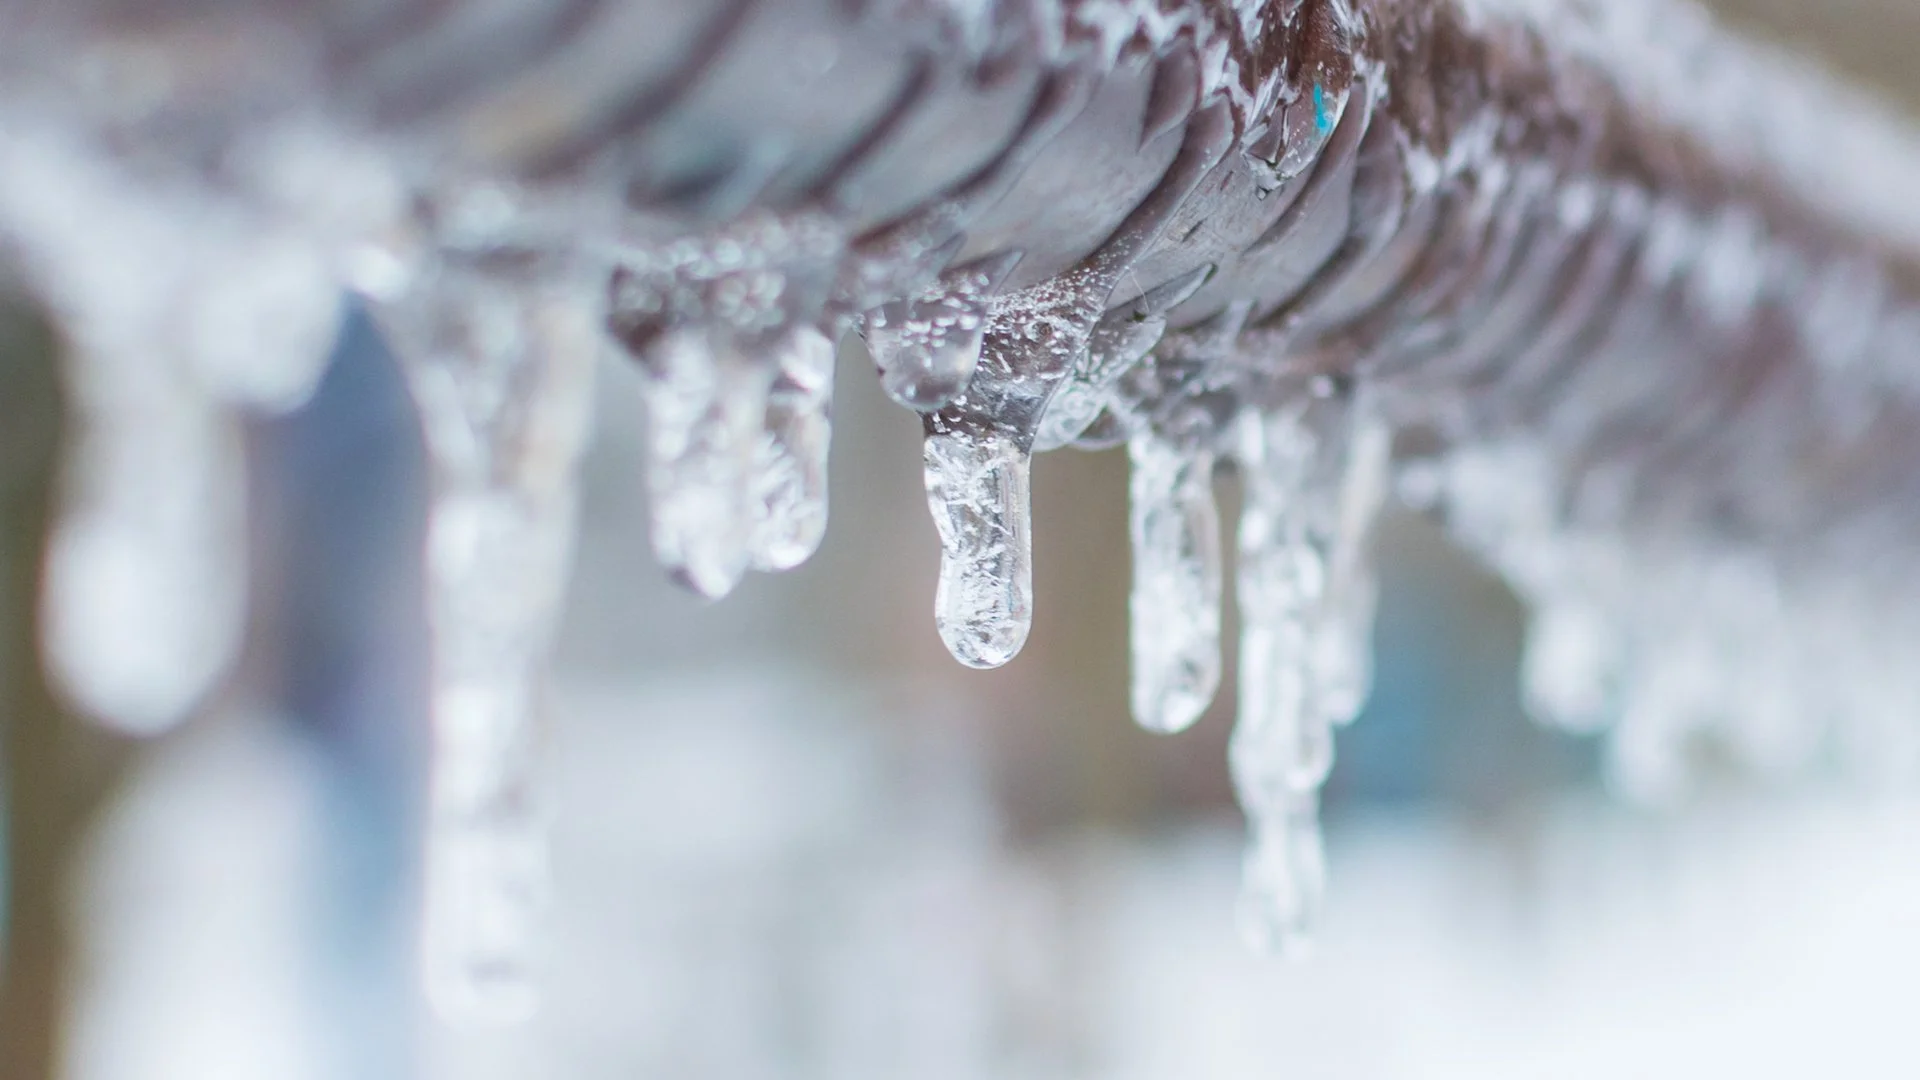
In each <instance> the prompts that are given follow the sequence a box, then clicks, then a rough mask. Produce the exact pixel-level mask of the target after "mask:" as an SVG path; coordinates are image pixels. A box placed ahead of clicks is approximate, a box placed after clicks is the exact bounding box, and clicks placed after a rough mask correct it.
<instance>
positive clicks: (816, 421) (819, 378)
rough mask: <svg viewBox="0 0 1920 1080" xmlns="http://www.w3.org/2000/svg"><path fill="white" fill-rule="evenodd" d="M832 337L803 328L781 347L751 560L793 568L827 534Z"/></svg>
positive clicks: (758, 462)
mask: <svg viewBox="0 0 1920 1080" xmlns="http://www.w3.org/2000/svg"><path fill="white" fill-rule="evenodd" d="M833 362H834V343H833V339H831V338H829V337H828V336H827V335H826V334H824V333H822V332H821V331H819V330H817V329H815V328H813V327H810V326H809V327H799V328H796V329H795V330H793V332H792V333H790V334H789V335H788V336H787V339H786V340H785V341H783V342H781V343H780V345H779V347H778V361H777V364H776V366H777V368H778V371H779V374H778V375H777V376H776V377H775V380H774V384H773V389H772V391H771V392H770V393H769V395H768V399H767V418H766V428H765V430H764V431H763V432H762V433H761V436H760V444H759V450H758V453H757V454H756V456H755V462H754V466H755V469H756V470H757V473H758V482H757V484H756V491H757V493H758V503H757V504H756V506H755V516H754V528H753V539H752V542H751V548H752V562H753V568H754V569H755V570H765V571H778V570H791V569H793V568H794V567H796V566H799V565H800V564H801V563H804V562H806V561H807V560H808V559H810V558H812V557H813V553H814V552H815V551H817V550H818V549H819V547H820V541H821V540H822V539H824V538H825V537H826V535H827V448H828V444H829V443H830V442H831V441H832V437H833Z"/></svg>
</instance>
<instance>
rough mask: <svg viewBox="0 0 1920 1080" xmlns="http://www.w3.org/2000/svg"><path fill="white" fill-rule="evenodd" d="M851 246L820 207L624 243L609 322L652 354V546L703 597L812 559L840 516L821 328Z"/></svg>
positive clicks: (647, 385)
mask: <svg viewBox="0 0 1920 1080" xmlns="http://www.w3.org/2000/svg"><path fill="white" fill-rule="evenodd" d="M844 254H845V248H844V237H843V236H842V234H841V232H840V230H839V229H838V227H837V226H835V225H834V223H832V222H831V221H828V220H825V219H823V218H821V217H818V216H809V215H800V216H795V217H791V218H785V217H780V216H777V215H772V214H767V213H752V214H748V215H745V216H743V217H742V218H741V219H739V220H738V221H735V222H734V223H732V224H731V225H729V226H728V227H727V228H726V229H724V230H721V231H720V232H718V233H716V234H713V235H708V236H696V237H689V238H684V239H681V240H678V241H673V242H667V243H656V244H650V245H643V246H639V247H636V248H634V249H632V250H630V251H627V252H624V253H623V258H622V260H621V262H620V265H619V266H618V267H617V268H616V270H615V272H614V276H613V281H612V286H611V301H610V318H609V328H610V329H611V330H612V331H613V333H614V335H615V337H617V338H618V339H619V341H620V342H621V344H622V345H624V346H625V348H626V350H627V353H628V354H629V355H630V356H632V357H633V358H634V359H635V360H637V361H638V362H639V366H640V369H641V372H642V375H643V379H644V382H643V397H644V401H645V405H646V410H647V417H648V443H647V488H648V492H649V495H650V498H651V502H650V510H651V518H652V532H653V537H652V538H653V549H654V554H655V556H656V557H658V558H659V560H660V561H661V563H662V564H664V565H665V566H666V567H667V569H668V570H669V571H670V572H671V573H672V574H674V575H675V576H676V577H677V578H679V579H680V580H681V581H682V582H683V583H684V584H686V585H687V586H688V587H689V588H691V589H693V590H694V591H695V592H698V593H700V594H701V595H703V596H706V597H709V598H718V597H721V596H725V595H726V594H727V593H729V592H731V591H732V590H733V587H734V586H735V585H737V584H739V583H740V579H741V578H742V577H744V576H745V575H746V572H747V570H748V569H750V568H753V567H756V566H757V567H759V568H761V569H786V568H789V567H792V566H796V565H798V564H799V563H801V562H803V561H805V559H806V557H807V556H808V555H810V554H811V553H812V551H813V549H814V548H815V547H817V546H818V544H819V542H820V537H821V535H822V533H823V531H824V529H825V528H826V505H825V499H826V478H827V476H826V451H827V438H828V433H829V432H828V427H829V410H830V408H831V404H832V386H831V383H832V374H833V349H834V343H833V341H832V339H831V338H829V337H827V335H826V334H825V332H824V331H822V330H820V329H819V327H820V326H821V325H822V324H823V323H825V322H827V321H828V320H827V319H826V316H825V315H824V314H823V312H824V309H825V306H826V301H827V293H828V290H829V288H830V287H831V286H832V283H833V280H834V274H835V272H836V271H837V269H838V268H839V267H840V264H841V262H842V257H843V256H844Z"/></svg>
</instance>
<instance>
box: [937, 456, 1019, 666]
mask: <svg viewBox="0 0 1920 1080" xmlns="http://www.w3.org/2000/svg"><path fill="white" fill-rule="evenodd" d="M1032 467H1033V466H1032V456H1031V455H1030V454H1029V453H1028V452H1027V450H1026V448H1025V447H1023V446H1021V445H1020V440H1019V439H1018V437H1016V436H1015V435H1013V434H1012V433H1010V432H1005V431H999V430H995V429H987V430H983V431H955V432H949V433H946V434H936V435H931V436H929V437H928V438H927V441H926V479H927V506H928V508H929V509H930V510H931V511H932V512H933V522H934V526H935V527H936V529H937V530H938V531H939V533H940V584H939V586H938V588H937V590H936V591H935V593H934V601H933V613H934V625H935V626H936V628H938V630H939V631H940V640H941V641H944V642H946V645H947V649H948V650H949V651H951V652H952V653H953V655H954V658H955V659H957V660H959V661H960V662H961V663H963V664H965V665H967V666H968V667H973V668H996V667H999V666H1001V665H1002V664H1005V663H1006V662H1007V661H1009V660H1012V659H1013V658H1014V656H1015V655H1017V654H1018V653H1019V652H1020V649H1021V647H1022V646H1024V645H1025V644H1026V643H1027V632H1028V631H1029V630H1031V629H1032V628H1033V537H1032V535H1031V533H1032V527H1033V525H1032V506H1031V503H1032V499H1033V493H1032V476H1031V472H1032Z"/></svg>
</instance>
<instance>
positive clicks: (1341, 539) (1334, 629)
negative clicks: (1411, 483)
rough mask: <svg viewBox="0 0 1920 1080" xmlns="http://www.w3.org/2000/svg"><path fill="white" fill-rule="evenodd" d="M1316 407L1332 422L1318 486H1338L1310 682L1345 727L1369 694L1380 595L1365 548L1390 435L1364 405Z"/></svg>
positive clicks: (1381, 502) (1380, 502) (1382, 494)
mask: <svg viewBox="0 0 1920 1080" xmlns="http://www.w3.org/2000/svg"><path fill="white" fill-rule="evenodd" d="M1324 407H1325V408H1328V409H1331V410H1334V411H1335V421H1334V426H1333V427H1332V428H1331V429H1330V430H1329V431H1328V432H1327V434H1326V436H1325V437H1326V438H1327V439H1329V440H1331V442H1330V444H1329V445H1327V446H1324V447H1323V448H1322V455H1323V456H1322V461H1323V462H1324V463H1325V465H1326V466H1327V467H1328V468H1329V469H1330V470H1331V475H1328V476H1326V477H1324V478H1323V479H1322V480H1321V481H1320V482H1321V483H1331V484H1337V485H1338V487H1337V490H1338V499H1339V503H1338V509H1337V514H1338V518H1337V521H1336V523H1335V526H1334V528H1335V531H1334V534H1333V551H1332V554H1331V556H1330V558H1329V560H1328V562H1329V567H1328V573H1327V593H1326V596H1325V598H1324V599H1323V600H1322V602H1321V609H1320V613H1319V619H1318V627H1317V628H1316V630H1315V632H1314V682H1315V694H1316V696H1317V699H1318V705H1319V708H1321V709H1322V710H1324V711H1325V712H1326V713H1327V715H1328V716H1329V717H1331V718H1332V720H1333V722H1334V723H1335V724H1339V725H1345V724H1349V723H1351V722H1353V720H1354V718H1355V717H1357V716H1359V715H1360V710H1361V708H1362V707H1363V706H1364V705H1365V704H1366V702H1367V697H1368V696H1369V695H1370V694H1371V693H1372V692H1373V617H1374V610H1375V607H1376V606H1377V604H1378V601H1379V592H1380V589H1379V583H1378V582H1377V581H1376V580H1375V577H1374V572H1373V561H1372V550H1371V549H1372V544H1373V527H1374V524H1375V522H1376V521H1377V520H1378V519H1379V516H1380V512H1381V510H1382V509H1384V508H1385V506H1386V501H1387V488H1388V485H1389V483H1390V482H1391V478H1392V469H1393V435H1392V432H1390V431H1389V430H1388V428H1387V425H1386V423H1385V422H1384V421H1383V420H1381V419H1380V417H1379V416H1378V415H1376V414H1375V413H1374V411H1373V409H1372V407H1371V403H1370V402H1368V401H1366V400H1364V399H1360V400H1355V401H1351V402H1346V403H1341V402H1327V403H1324ZM1336 451H1338V453H1336Z"/></svg>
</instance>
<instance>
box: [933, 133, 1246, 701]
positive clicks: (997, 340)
mask: <svg viewBox="0 0 1920 1080" xmlns="http://www.w3.org/2000/svg"><path fill="white" fill-rule="evenodd" d="M1232 134H1233V130H1232V125H1231V121H1230V118H1229V116H1228V113H1227V110H1226V109H1225V107H1224V106H1222V105H1218V104H1216V105H1214V106H1210V107H1208V108H1206V109H1203V110H1201V111H1200V112H1199V113H1197V114H1195V117H1194V119H1193V120H1192V121H1191V122H1190V123H1189V126H1188V129H1187V133H1186V136H1185V139H1184V141H1183V142H1182V145H1181V150H1180V153H1179V154H1178V155H1177V156H1176V158H1175V160H1174V163H1173V165H1171V166H1170V167H1169V168H1168V170H1167V173H1166V175H1165V176H1163V177H1162V178H1161V181H1160V183H1159V184H1158V185H1156V186H1155V188H1154V190H1153V191H1152V192H1150V193H1149V194H1148V195H1147V197H1146V199H1145V200H1143V201H1142V202H1141V203H1140V204H1139V205H1138V206H1136V207H1135V208H1134V210H1133V212H1132V213H1130V214H1128V215H1127V218H1126V219H1125V220H1124V221H1122V222H1121V223H1120V225H1119V227H1118V228H1116V229H1115V230H1114V232H1113V234H1112V235H1111V236H1110V237H1108V239H1107V241H1106V242H1105V243H1104V244H1102V245H1101V246H1100V247H1099V248H1098V249H1097V250H1095V251H1094V252H1093V253H1092V254H1090V255H1088V256H1087V257H1086V258H1085V259H1083V260H1081V261H1080V263H1078V264H1077V265H1075V266H1074V267H1073V268H1071V269H1069V270H1067V271H1065V272H1063V273H1061V274H1060V275H1058V276H1057V277H1054V278H1052V279H1050V280H1048V281H1045V282H1041V283H1040V284H1037V285H1034V286H1031V287H1029V288H1027V289H1024V290H1021V291H1020V292H1018V293H1014V294H1011V295H1006V296H996V297H994V298H993V299H992V301H991V302H990V303H989V304H988V306H987V312H988V313H987V319H986V324H985V334H984V338H983V342H982V348H981V358H980V363H979V366H978V369H977V370H976V371H975V373H974V377H973V379H972V381H971V382H970V383H969V384H968V386H967V387H966V390H965V392H964V393H962V394H961V395H960V396H958V397H956V398H955V399H954V400H953V401H952V402H950V403H948V404H947V405H946V406H945V407H943V408H941V409H940V410H938V411H937V412H930V413H927V414H925V416H924V424H925V428H926V433H927V443H926V466H927V469H926V478H927V495H928V499H929V502H930V505H931V508H932V511H933V517H934V522H935V524H936V526H937V527H938V529H939V532H940V540H941V548H942V558H941V572H940V586H939V591H938V594H937V597H936V599H935V614H936V620H937V623H938V626H939V630H940V636H941V638H942V640H944V641H945V642H946V643H947V647H948V648H949V649H951V650H952V651H953V654H954V656H955V658H957V659H958V660H959V661H960V662H961V663H963V664H966V665H968V666H970V667H977V668H988V667H998V666H1000V665H1002V664H1004V663H1006V662H1007V661H1008V660H1011V659H1012V658H1013V656H1014V655H1015V654H1016V653H1018V652H1019V650H1020V648H1021V646H1022V645H1024V644H1025V643H1026V638H1027V632H1028V629H1029V628H1030V627H1031V625H1032V621H1033V580H1032V578H1033V551H1032V546H1033V536H1032V514H1031V509H1030V506H1029V503H1030V501H1031V495H1030V491H1029V486H1030V483H1029V474H1030V472H1031V469H1032V456H1033V451H1034V445H1035V440H1036V438H1037V436H1038V435H1039V434H1040V432H1041V430H1042V427H1043V425H1044V423H1045V417H1046V413H1047V410H1048V405H1049V403H1050V402H1051V401H1052V399H1053V397H1054V394H1055V393H1056V392H1057V391H1058V390H1059V389H1060V387H1061V385H1062V383H1063V382H1064V381H1066V380H1067V379H1068V378H1069V377H1070V375H1071V374H1072V373H1073V372H1074V371H1075V370H1076V368H1081V367H1084V365H1085V364H1086V362H1087V355H1088V348H1089V344H1090V343H1091V341H1092V339H1093V336H1094V330H1095V327H1096V326H1097V325H1098V324H1099V323H1100V321H1101V319H1102V317H1103V316H1105V315H1106V314H1107V311H1108V308H1109V305H1110V302H1111V300H1112V298H1113V294H1114V290H1115V288H1116V287H1117V286H1118V284H1119V282H1120V280H1121V278H1122V277H1123V276H1124V275H1125V274H1126V273H1127V272H1128V270H1129V268H1131V267H1132V266H1133V264H1134V263H1135V262H1136V261H1137V260H1138V259H1139V258H1140V257H1141V256H1142V255H1143V254H1144V253H1145V252H1146V251H1148V250H1149V249H1151V248H1152V247H1153V245H1154V244H1155V243H1156V242H1157V241H1158V240H1159V237H1160V235H1161V234H1162V233H1163V232H1164V231H1165V229H1166V227H1167V223H1168V221H1169V220H1171V218H1172V216H1173V214H1174V212H1175V211H1177V210H1178V209H1179V207H1180V204H1181V203H1182V202H1184V201H1185V200H1186V198H1187V196H1188V195H1189V194H1190V193H1191V192H1192V191H1193V189H1194V187H1195V186H1197V185H1198V184H1199V183H1200V181H1201V179H1202V178H1203V177H1205V176H1206V175H1207V173H1208V172H1209V171H1211V170H1212V168H1213V167H1214V165H1215V163H1217V162H1218V161H1219V160H1220V157H1221V155H1222V154H1223V153H1224V152H1225V149H1226V147H1227V145H1228V143H1229V142H1230V141H1231V139H1232ZM1143 351H1144V350H1143Z"/></svg>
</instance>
